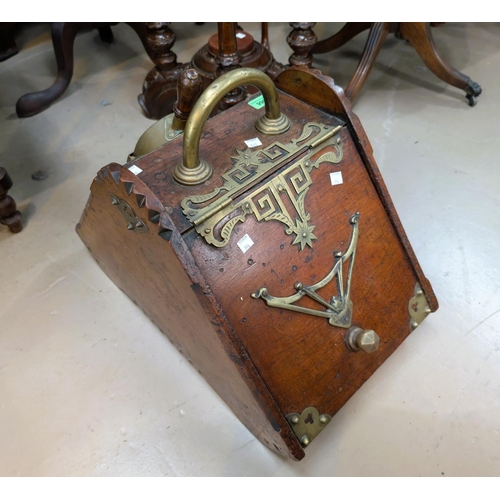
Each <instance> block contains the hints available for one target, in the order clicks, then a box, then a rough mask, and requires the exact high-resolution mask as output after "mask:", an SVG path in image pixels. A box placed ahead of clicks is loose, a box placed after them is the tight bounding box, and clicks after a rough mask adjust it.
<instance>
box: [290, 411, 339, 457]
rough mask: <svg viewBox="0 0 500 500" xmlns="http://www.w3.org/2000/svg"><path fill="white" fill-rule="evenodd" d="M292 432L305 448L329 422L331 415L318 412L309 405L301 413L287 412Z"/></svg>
mask: <svg viewBox="0 0 500 500" xmlns="http://www.w3.org/2000/svg"><path fill="white" fill-rule="evenodd" d="M286 419H287V420H288V422H289V424H290V426H291V427H292V430H293V432H294V434H295V435H296V436H297V438H298V439H299V441H300V444H301V445H302V446H303V447H304V448H306V447H307V446H308V445H309V444H310V443H311V441H312V440H313V439H314V438H315V437H316V436H317V435H318V434H319V433H320V432H321V431H322V430H323V429H324V428H325V426H326V424H327V423H328V422H330V420H331V417H330V415H327V414H326V413H322V414H321V415H320V414H319V411H318V410H317V409H316V408H314V406H310V407H309V408H306V409H305V410H304V411H303V412H302V413H300V414H299V413H289V414H288V415H287V416H286Z"/></svg>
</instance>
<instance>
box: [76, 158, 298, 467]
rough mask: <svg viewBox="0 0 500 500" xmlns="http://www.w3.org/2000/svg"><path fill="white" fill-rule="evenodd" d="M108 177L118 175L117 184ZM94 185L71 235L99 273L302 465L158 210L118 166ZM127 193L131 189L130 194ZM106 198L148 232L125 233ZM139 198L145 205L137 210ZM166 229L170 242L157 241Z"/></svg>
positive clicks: (260, 432) (264, 436)
mask: <svg viewBox="0 0 500 500" xmlns="http://www.w3.org/2000/svg"><path fill="white" fill-rule="evenodd" d="M113 172H114V173H115V175H116V172H118V173H119V174H120V178H119V182H118V184H117V183H116V182H115V181H114V180H113V175H112V173H113ZM96 179H97V180H95V181H94V182H93V184H92V186H91V193H92V194H91V196H90V198H89V202H88V204H87V207H86V209H85V212H84V214H83V216H82V220H81V222H80V224H79V225H78V226H77V232H78V234H79V236H80V237H81V238H82V240H83V241H84V243H85V244H86V245H87V247H88V248H89V250H90V251H91V253H92V255H93V256H94V257H95V259H96V260H97V262H98V263H99V265H100V266H101V267H102V269H103V270H104V272H105V273H106V274H107V275H108V276H109V277H110V278H111V279H112V281H113V282H114V283H115V284H116V285H117V286H118V287H119V288H121V289H122V290H123V291H124V292H125V293H126V294H127V295H128V296H129V297H130V298H131V299H132V300H133V301H134V302H135V303H136V304H137V305H138V306H139V307H140V308H141V309H142V310H143V311H144V312H145V313H146V314H147V315H148V316H149V317H150V318H151V320H152V321H153V322H154V323H155V324H156V325H157V326H158V327H159V328H160V330H162V331H163V332H164V333H165V334H166V335H167V336H168V337H169V338H170V340H171V341H172V342H173V343H174V344H175V345H176V346H177V348H178V349H179V350H181V352H183V354H184V355H185V356H186V357H187V359H189V360H190V361H191V362H192V363H193V365H194V366H195V367H196V368H197V369H198V370H199V371H200V373H202V375H203V376H204V377H205V378H206V380H207V381H208V382H209V383H210V385H212V387H213V388H214V389H215V390H216V391H217V392H218V393H219V395H220V396H221V397H222V398H223V399H224V400H225V401H226V403H227V404H228V405H229V407H230V408H231V409H232V410H233V411H234V413H235V414H236V415H237V417H238V418H239V419H240V420H241V421H242V422H243V423H244V424H245V425H246V426H247V427H248V428H249V429H250V430H251V431H252V432H253V433H254V435H255V436H256V437H257V438H258V439H259V440H261V441H262V442H263V443H264V444H266V445H267V446H269V447H270V448H271V449H273V450H274V451H278V452H279V453H281V454H283V455H285V456H287V457H289V458H292V459H295V460H297V459H301V458H302V457H303V456H304V452H303V450H302V448H301V447H300V444H299V443H298V441H297V440H296V438H295V436H294V435H293V433H292V432H291V430H290V428H289V426H288V423H287V422H286V421H285V419H284V417H283V415H281V413H280V412H279V410H278V409H277V406H276V403H275V402H274V401H273V399H272V397H271V396H270V394H269V392H268V390H267V388H266V386H265V384H264V383H263V381H262V379H261V378H260V377H259V375H258V374H257V373H256V371H255V368H254V367H253V365H252V363H251V362H250V360H249V358H248V355H247V354H246V352H245V350H244V349H243V348H242V346H241V344H240V343H239V341H238V339H237V338H235V337H234V334H233V333H232V331H231V326H230V325H229V324H228V323H227V320H226V318H225V315H224V313H223V312H222V311H221V309H220V307H219V306H218V304H217V300H216V299H215V297H213V295H212V293H211V292H210V290H209V289H208V288H207V286H206V283H205V281H204V279H203V276H202V275H201V274H200V273H199V271H198V270H197V268H196V265H195V264H194V262H193V261H192V259H191V257H190V255H189V252H188V250H187V248H186V247H185V245H184V243H183V241H182V238H181V237H180V235H179V233H178V232H177V231H176V229H175V227H174V226H173V224H172V222H171V220H170V219H169V217H168V214H167V213H166V211H165V210H164V209H163V207H162V205H161V203H160V202H159V201H158V200H157V199H156V197H155V196H154V195H153V193H151V191H150V190H149V189H148V188H147V186H145V185H144V184H143V183H142V182H140V181H139V180H138V179H137V177H136V176H135V175H133V174H132V173H131V172H129V171H128V170H127V169H124V168H122V167H120V166H119V165H117V164H112V165H110V166H108V167H105V168H103V169H102V170H101V171H100V174H99V175H98V176H97V178H96ZM130 186H133V187H132V188H131V187H130ZM127 189H129V190H130V189H133V191H132V192H131V194H130V195H129V194H128V191H127ZM111 193H113V194H114V195H115V196H116V197H117V198H119V199H123V200H125V201H127V203H129V205H130V206H131V207H132V208H133V210H134V211H135V215H136V216H137V217H139V218H140V219H141V220H142V221H143V222H144V223H145V224H147V226H148V228H149V230H148V231H147V232H145V233H134V232H133V231H128V230H127V228H126V226H127V223H126V221H125V219H124V218H123V217H122V215H121V214H120V212H119V210H118V209H117V208H116V206H113V205H112V204H111V196H110V194H111ZM137 195H139V198H137ZM142 196H145V199H144V205H143V206H142V208H139V205H138V200H141V199H142V198H141V197H142ZM151 210H153V211H155V212H157V213H160V214H161V216H160V217H161V222H160V221H159V224H158V223H153V222H151V221H149V220H148V219H149V217H150V215H151V212H150V211H151ZM165 230H167V231H166V237H167V238H168V239H169V241H166V240H165V239H163V238H162V237H160V236H158V233H159V231H165Z"/></svg>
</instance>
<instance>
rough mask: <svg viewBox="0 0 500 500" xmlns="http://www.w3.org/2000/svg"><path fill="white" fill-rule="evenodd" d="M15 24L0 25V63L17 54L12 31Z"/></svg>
mask: <svg viewBox="0 0 500 500" xmlns="http://www.w3.org/2000/svg"><path fill="white" fill-rule="evenodd" d="M17 24H18V23H0V62H1V61H5V60H7V59H9V57H12V56H14V55H16V54H17V53H18V52H19V50H18V48H17V44H16V40H15V39H14V31H15V29H16V25H17Z"/></svg>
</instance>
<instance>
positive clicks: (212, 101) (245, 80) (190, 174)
mask: <svg viewBox="0 0 500 500" xmlns="http://www.w3.org/2000/svg"><path fill="white" fill-rule="evenodd" d="M240 85H253V86H255V87H257V88H258V89H259V90H260V91H261V92H262V95H263V96H264V101H265V105H266V113H265V115H263V116H261V117H260V118H259V119H258V120H257V122H256V123H255V128H256V129H257V130H258V131H259V132H261V133H262V134H266V135H279V134H283V133H284V132H286V131H287V130H288V129H289V128H290V126H291V124H290V120H289V119H288V118H287V117H286V116H285V115H282V114H281V111H280V106H279V100H278V92H277V90H276V87H275V86H274V83H273V81H272V80H271V79H270V78H269V77H268V76H267V75H266V74H265V73H263V72H262V71H259V70H256V69H251V68H240V69H235V70H234V71H229V72H228V73H226V74H225V75H223V76H221V77H219V78H217V80H215V81H214V82H213V83H212V85H210V86H209V87H208V88H207V89H206V90H205V91H204V92H203V94H202V95H201V96H200V98H199V99H198V101H197V103H196V104H195V106H194V108H193V110H192V111H191V114H190V115H189V119H188V121H187V123H186V127H185V129H184V151H183V159H182V163H179V164H178V165H176V167H175V169H174V179H175V180H176V181H177V182H179V183H181V184H185V185H188V186H194V185H198V184H203V183H204V182H205V181H206V180H208V179H210V177H211V176H212V173H213V169H212V166H211V165H209V164H208V163H207V162H206V161H205V160H204V159H202V158H200V138H201V133H202V131H203V126H204V125H205V122H206V121H207V118H208V116H209V115H210V113H211V112H212V110H213V109H214V107H215V105H216V104H217V103H218V102H219V101H220V100H221V99H222V97H224V96H225V95H226V94H227V93H228V92H230V91H231V90H233V89H234V88H236V87H239V86H240Z"/></svg>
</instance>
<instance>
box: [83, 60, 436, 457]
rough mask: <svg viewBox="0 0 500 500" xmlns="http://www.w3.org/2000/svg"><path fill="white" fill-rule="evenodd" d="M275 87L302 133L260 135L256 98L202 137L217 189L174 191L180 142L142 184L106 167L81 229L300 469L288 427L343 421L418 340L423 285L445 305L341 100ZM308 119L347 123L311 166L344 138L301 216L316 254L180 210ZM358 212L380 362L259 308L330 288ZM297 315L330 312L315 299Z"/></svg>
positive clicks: (358, 296)
mask: <svg viewBox="0 0 500 500" xmlns="http://www.w3.org/2000/svg"><path fill="white" fill-rule="evenodd" d="M276 83H277V86H278V88H280V89H282V90H283V92H280V93H279V96H280V103H281V109H282V112H283V113H285V114H286V115H287V116H288V117H289V118H290V120H291V122H292V127H291V129H290V130H289V131H288V132H286V133H285V134H283V135H281V136H278V137H277V136H265V135H262V134H260V133H258V132H257V131H256V129H255V127H254V122H255V120H256V119H257V118H258V117H259V116H260V115H261V114H262V113H263V109H260V110H256V109H254V108H253V107H252V106H250V105H248V99H247V100H246V101H245V102H242V103H241V104H239V105H237V106H235V107H233V108H231V109H230V110H228V111H226V112H224V113H222V114H220V115H217V116H216V117H214V118H212V119H210V120H208V122H207V123H206V124H205V126H204V128H203V134H202V139H201V143H200V156H201V157H202V158H204V159H206V160H207V161H208V162H210V163H211V164H212V166H213V167H214V175H213V176H212V178H211V179H209V180H208V181H207V182H205V183H204V184H203V185H200V186H194V187H188V186H182V185H180V184H178V183H177V182H175V181H174V180H173V177H172V173H173V169H174V167H175V165H176V164H177V163H178V162H180V161H181V159H182V140H183V138H182V137H179V138H177V139H175V140H174V141H172V142H170V143H169V144H167V145H164V146H161V147H159V148H158V149H156V150H155V151H153V152H151V153H149V154H147V155H145V156H143V157H141V158H138V159H137V160H136V161H135V162H134V163H135V165H136V166H138V167H139V168H140V169H142V172H140V173H139V174H138V176H135V175H133V174H132V173H131V172H129V171H128V169H127V168H126V167H130V166H131V164H128V165H127V166H126V167H120V166H119V165H117V164H112V165H110V166H108V167H105V168H104V169H102V170H101V172H100V173H99V174H98V176H97V178H96V181H95V182H94V183H93V185H92V195H91V198H90V200H89V204H88V206H87V209H86V211H85V213H84V215H83V217H82V222H81V224H80V226H79V228H78V232H79V234H80V236H81V237H82V239H83V240H84V241H85V243H86V245H87V246H88V247H89V249H90V250H91V252H92V254H93V255H94V256H95V257H96V259H97V260H98V262H99V263H100V265H101V266H102V267H103V269H104V271H105V272H106V273H107V274H108V275H109V276H110V278H111V279H112V280H113V281H114V282H115V283H116V284H117V285H118V286H119V287H120V288H121V289H122V290H124V292H125V293H126V294H127V295H129V296H130V297H131V298H132V300H134V301H135V302H136V303H137V304H138V306H139V307H141V308H142V309H143V310H144V311H145V312H146V314H148V316H149V317H150V318H151V319H152V320H153V321H154V322H155V323H156V324H157V325H158V326H159V327H160V328H161V329H162V331H164V332H165V333H166V334H167V335H168V336H169V337H170V338H171V339H172V341H173V342H174V344H175V345H177V346H178V348H179V349H181V350H182V352H183V353H184V354H185V355H186V356H187V357H188V359H190V360H191V361H192V362H193V364H194V365H195V366H196V367H197V368H198V370H199V371H200V372H201V373H202V374H203V375H204V376H205V378H206V379H207V381H208V382H209V383H210V384H211V385H212V386H213V387H214V388H215V390H216V391H217V392H218V393H219V394H220V395H221V396H222V397H223V399H224V400H225V401H226V402H227V403H228V405H229V406H230V407H231V408H232V409H233V411H234V412H235V414H236V415H237V416H238V417H239V418H240V419H241V420H242V422H243V423H244V424H245V425H246V426H247V427H248V428H249V429H250V430H251V431H252V432H254V434H255V435H256V436H257V437H258V438H259V439H260V440H261V441H262V442H263V443H264V444H266V445H267V446H269V447H270V448H271V449H274V450H275V451H278V452H279V453H281V454H283V455H285V456H288V457H290V458H294V459H298V460H300V459H301V458H302V457H303V456H304V451H303V449H302V448H301V446H300V444H299V442H298V440H297V438H296V437H295V435H294V434H293V432H292V430H291V428H290V427H289V425H288V424H287V421H286V419H285V416H286V415H287V414H288V413H301V412H302V410H304V409H305V408H306V407H308V406H314V407H316V408H317V409H318V410H319V412H320V413H327V414H328V415H330V416H333V415H334V414H335V413H336V412H337V411H338V410H339V409H340V408H341V407H342V406H343V405H344V404H345V402H346V401H347V400H348V399H349V398H350V397H351V396H352V395H353V394H354V393H355V392H356V390H358V389H359V387H360V386H361V385H362V384H363V383H364V382H365V381H366V380H367V379H368V378H369V377H370V376H371V375H372V374H373V372H374V371H375V370H376V369H377V368H378V367H379V366H380V365H381V364H382V363H383V362H384V361H385V360H386V359H387V357H388V356H390V355H391V354H392V353H393V352H394V350H395V349H396V348H397V347H398V346H399V345H400V344H401V342H402V341H403V340H404V339H405V338H406V337H407V336H408V335H409V333H410V331H411V328H410V321H411V317H410V314H409V310H408V303H409V300H410V299H411V298H412V297H413V295H414V289H415V285H416V284H417V283H419V284H420V285H421V286H422V288H423V290H424V293H425V295H426V297H427V300H428V302H429V305H430V308H431V310H433V311H434V310H435V309H436V308H437V300H436V298H435V296H434V293H433V291H432V288H431V287H430V284H429V283H428V281H427V280H426V279H425V276H424V274H423V272H422V270H421V269H420V266H419V265H418V261H417V260H416V257H415V255H414V253H413V250H412V248H411V245H410V243H409V241H408V238H407V237H406V234H405V232H404V229H403V227H402V225H401V222H400V221H399V218H398V216H397V212H396V210H395V208H394V206H393V204H392V201H391V199H390V196H389V194H388V192H387V189H386V187H385V184H384V182H383V180H382V177H381V175H380V171H379V170H378V167H377V165H376V163H375V160H374V158H373V154H372V150H371V147H370V144H369V141H368V139H367V137H366V134H365V133H364V130H363V128H362V126H361V124H360V122H359V120H358V118H357V117H356V116H355V115H354V114H353V113H352V111H351V108H350V104H349V102H348V101H347V99H346V98H345V96H344V94H343V92H342V90H341V89H339V88H338V87H336V86H335V85H334V83H333V81H332V80H331V79H329V78H327V77H323V76H322V75H321V74H320V73H319V72H317V71H316V70H307V69H304V68H292V69H289V70H287V71H285V72H284V73H282V74H281V75H280V76H279V77H278V78H277V80H276ZM290 94H293V95H295V96H296V97H298V98H296V97H292V95H290ZM310 122H315V123H323V124H328V125H330V126H336V125H341V126H342V129H341V131H340V133H339V135H338V136H336V137H335V138H334V139H331V140H330V142H327V143H325V144H324V145H323V146H321V148H319V150H318V151H316V152H315V153H314V155H313V157H312V159H313V160H314V159H317V158H319V157H320V156H321V155H322V154H323V153H324V152H326V151H332V150H333V148H334V146H333V144H336V142H335V143H334V142H333V141H334V140H335V141H336V139H337V137H339V138H340V139H341V144H342V148H343V159H342V161H341V162H340V163H332V162H331V161H329V160H328V159H323V160H322V161H320V162H319V163H318V165H317V168H313V169H312V170H311V180H312V184H311V186H310V187H309V191H308V193H307V195H306V197H305V210H306V212H307V213H308V214H309V215H310V220H309V224H310V225H311V226H314V234H315V236H316V237H317V239H316V240H314V241H313V242H312V246H311V247H309V246H306V247H305V248H304V249H303V250H300V247H299V246H298V245H294V244H292V242H293V239H294V237H293V236H291V235H289V234H286V232H285V229H286V226H285V225H284V224H283V223H282V222H279V221H275V220H272V221H267V222H265V221H261V222H257V220H256V218H255V217H254V215H253V214H249V215H248V216H247V217H246V219H245V220H244V222H242V223H238V224H236V226H235V228H234V231H233V234H232V236H231V238H230V240H229V243H228V244H227V245H226V246H224V247H222V248H216V247H214V246H211V245H209V244H207V243H206V241H205V240H204V239H203V238H202V237H201V236H199V235H198V233H197V232H196V231H195V229H194V228H193V225H192V223H191V222H190V221H189V220H188V219H187V218H186V217H185V216H184V214H183V213H182V210H181V208H180V206H181V201H182V200H183V199H184V198H185V197H187V196H193V195H201V194H207V193H209V192H210V191H212V190H213V189H214V188H215V187H218V186H221V185H222V182H223V181H222V178H221V175H222V174H223V173H225V172H227V171H228V170H229V169H230V168H232V166H233V163H234V162H233V160H232V159H231V157H235V156H236V155H237V154H238V151H243V150H246V149H247V146H246V145H245V142H244V141H245V140H248V139H252V138H255V137H258V138H259V139H260V141H261V142H262V146H259V149H264V148H266V147H267V146H269V145H271V144H273V143H275V142H276V141H278V142H281V143H282V144H284V145H285V144H287V143H289V142H290V141H291V140H292V139H295V138H297V137H298V136H299V135H300V133H301V132H302V130H303V127H304V125H305V124H307V123H310ZM287 166H288V165H285V166H284V167H283V168H282V169H281V170H280V171H278V172H275V173H273V174H272V175H271V176H269V177H268V178H267V179H266V182H267V181H268V180H269V179H271V178H272V177H273V176H276V175H279V174H280V173H281V172H282V171H283V169H284V168H287ZM339 172H340V173H341V175H342V183H340V184H335V185H332V182H331V181H330V174H331V173H339ZM257 188H259V185H256V186H253V187H251V188H250V192H252V190H256V189H257ZM110 194H114V196H116V197H117V198H119V199H123V200H129V201H128V203H129V204H130V206H131V207H133V210H134V213H135V216H137V217H139V218H140V219H141V220H142V221H144V222H145V223H146V224H147V226H148V231H146V232H143V233H135V232H134V231H130V230H127V229H126V221H125V220H124V218H123V217H122V215H121V214H120V213H119V210H118V209H117V207H116V206H114V205H112V204H111V197H110ZM247 194H249V193H244V194H243V195H242V196H246V195H247ZM285 199H286V198H285V197H284V198H283V200H285ZM130 200H131V201H130ZM358 212H359V214H360V216H359V223H358V224H359V240H358V245H357V251H356V260H355V264H354V271H353V275H352V288H351V300H352V302H353V317H352V324H353V325H355V326H360V327H361V328H363V329H372V330H374V331H376V332H377V333H378V334H379V336H380V338H381V342H380V347H379V349H378V350H377V351H375V352H373V353H370V354H368V353H365V352H363V351H358V352H352V351H350V350H349V349H348V348H347V347H346V344H345V335H346V333H347V331H348V330H347V329H346V328H340V327H335V326H331V325H330V324H329V322H328V320H327V319H326V318H322V317H317V316H312V315H309V314H303V313H300V312H295V311H288V310H283V309H279V308H272V307H269V306H267V304H266V303H265V302H264V301H263V300H262V299H260V298H259V299H255V298H252V297H251V294H252V293H254V292H256V291H257V290H258V289H259V288H261V287H266V288H267V289H268V290H269V293H270V294H271V295H273V296H278V297H280V296H281V297H286V296H290V295H293V294H294V293H295V292H296V290H295V288H294V284H295V283H296V282H298V281H300V282H301V283H303V284H304V285H311V284H314V283H316V282H318V281H320V280H321V279H322V278H324V277H325V276H326V275H327V274H328V273H329V271H330V270H331V269H332V267H333V265H334V263H335V259H334V252H336V251H341V252H344V251H345V250H346V249H347V246H348V243H349V240H350V237H351V231H352V226H351V224H350V223H349V221H350V219H351V217H352V216H353V215H354V214H356V213H358ZM155 214H157V215H155ZM158 233H161V237H159V236H158ZM245 235H248V236H250V238H251V239H252V241H253V242H254V244H253V245H252V246H251V247H250V249H249V250H248V251H246V252H245V253H244V252H243V251H242V250H241V249H240V248H239V246H238V244H237V243H238V241H239V240H240V239H241V238H242V237H243V236H245ZM346 274H347V264H344V276H346ZM318 293H319V295H321V296H322V297H323V298H324V299H325V300H326V301H329V300H330V298H331V297H332V296H336V295H338V294H339V291H338V289H337V283H336V280H335V279H333V280H332V281H331V282H330V283H328V284H327V285H326V286H325V287H324V288H322V289H321V290H318ZM300 305H303V306H305V307H310V308H313V309H317V310H324V308H323V306H321V305H319V304H317V303H316V302H314V301H313V300H311V299H309V298H307V297H303V298H302V299H301V301H300Z"/></svg>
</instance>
